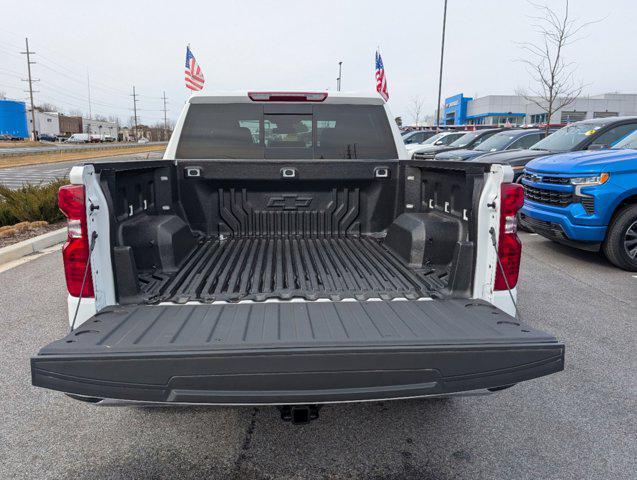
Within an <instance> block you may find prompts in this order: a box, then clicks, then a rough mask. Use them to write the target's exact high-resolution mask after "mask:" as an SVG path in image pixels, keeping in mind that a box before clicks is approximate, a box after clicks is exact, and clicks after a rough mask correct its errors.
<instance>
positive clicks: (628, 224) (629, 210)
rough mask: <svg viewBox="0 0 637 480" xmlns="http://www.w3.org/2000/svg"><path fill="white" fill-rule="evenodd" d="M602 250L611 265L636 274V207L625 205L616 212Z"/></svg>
mask: <svg viewBox="0 0 637 480" xmlns="http://www.w3.org/2000/svg"><path fill="white" fill-rule="evenodd" d="M602 248H603V250H604V255H606V258H608V260H610V261H611V263H613V264H614V265H616V266H618V267H619V268H623V269H624V270H628V271H631V272H637V205H627V206H625V207H623V208H622V209H621V210H619V212H617V214H616V215H615V217H614V218H613V220H612V223H611V225H610V227H609V228H608V233H607V234H606V240H604V245H603V246H602Z"/></svg>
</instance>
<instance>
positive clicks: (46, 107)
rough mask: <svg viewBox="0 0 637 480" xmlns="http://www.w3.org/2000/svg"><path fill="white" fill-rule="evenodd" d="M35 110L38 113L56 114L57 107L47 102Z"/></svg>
mask: <svg viewBox="0 0 637 480" xmlns="http://www.w3.org/2000/svg"><path fill="white" fill-rule="evenodd" d="M35 109H36V110H39V111H40V112H57V111H58V107H56V106H55V105H53V104H52V103H48V102H44V103H41V104H40V105H38V106H36V107H35Z"/></svg>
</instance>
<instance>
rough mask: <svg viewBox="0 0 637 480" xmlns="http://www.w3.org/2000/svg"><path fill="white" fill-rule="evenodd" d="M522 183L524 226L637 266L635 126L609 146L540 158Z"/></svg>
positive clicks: (627, 265)
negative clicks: (631, 130)
mask: <svg viewBox="0 0 637 480" xmlns="http://www.w3.org/2000/svg"><path fill="white" fill-rule="evenodd" d="M522 185H523V186H524V207H523V208H522V210H521V211H520V221H521V223H522V225H523V226H524V227H526V228H528V229H530V230H533V231H534V232H536V233H538V234H540V235H542V236H544V237H547V238H550V239H551V240H555V241H556V242H559V243H563V244H566V245H571V246H574V247H577V248H582V249H585V250H592V251H597V250H600V249H601V250H602V251H603V252H604V254H605V255H606V257H607V258H608V260H610V261H611V262H612V263H613V264H615V265H616V266H618V267H620V268H623V269H625V270H629V271H637V131H635V132H633V133H631V134H630V135H628V136H626V137H625V138H624V139H622V140H620V141H619V142H617V143H616V144H615V145H614V146H613V147H612V148H610V149H606V150H597V151H580V152H569V153H563V154H558V155H551V156H546V157H540V158H537V159H535V160H533V161H531V162H529V163H528V164H527V166H526V169H525V170H524V175H523V176H522Z"/></svg>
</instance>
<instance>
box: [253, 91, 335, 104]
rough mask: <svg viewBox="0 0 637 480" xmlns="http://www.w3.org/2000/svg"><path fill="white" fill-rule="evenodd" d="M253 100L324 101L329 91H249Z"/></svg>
mask: <svg viewBox="0 0 637 480" xmlns="http://www.w3.org/2000/svg"><path fill="white" fill-rule="evenodd" d="M248 97H250V100H252V101H253V102H322V101H323V100H325V99H326V98H327V92H248Z"/></svg>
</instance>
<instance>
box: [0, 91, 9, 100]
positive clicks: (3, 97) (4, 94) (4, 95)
mask: <svg viewBox="0 0 637 480" xmlns="http://www.w3.org/2000/svg"><path fill="white" fill-rule="evenodd" d="M6 99H7V92H0V100H6Z"/></svg>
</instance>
